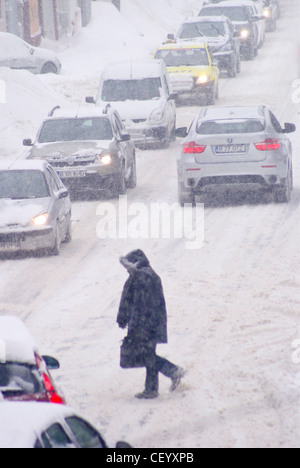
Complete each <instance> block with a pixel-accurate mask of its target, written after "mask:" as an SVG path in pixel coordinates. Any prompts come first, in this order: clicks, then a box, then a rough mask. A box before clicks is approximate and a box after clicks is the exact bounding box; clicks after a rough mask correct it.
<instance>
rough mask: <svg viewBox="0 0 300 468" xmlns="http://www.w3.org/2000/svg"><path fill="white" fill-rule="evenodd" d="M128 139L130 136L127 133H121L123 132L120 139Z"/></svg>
mask: <svg viewBox="0 0 300 468" xmlns="http://www.w3.org/2000/svg"><path fill="white" fill-rule="evenodd" d="M129 140H131V136H130V134H129V133H123V134H122V135H121V139H120V141H129Z"/></svg>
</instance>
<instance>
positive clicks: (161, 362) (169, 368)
mask: <svg viewBox="0 0 300 468" xmlns="http://www.w3.org/2000/svg"><path fill="white" fill-rule="evenodd" d="M156 369H157V370H158V372H161V373H162V374H163V375H164V376H166V377H168V378H169V379H171V380H172V384H171V387H170V390H171V392H173V391H174V390H175V389H176V388H177V387H178V385H179V384H180V382H181V379H182V377H183V376H184V374H185V371H184V369H182V367H178V366H175V364H173V363H172V362H170V361H168V360H167V359H165V358H162V357H160V356H156Z"/></svg>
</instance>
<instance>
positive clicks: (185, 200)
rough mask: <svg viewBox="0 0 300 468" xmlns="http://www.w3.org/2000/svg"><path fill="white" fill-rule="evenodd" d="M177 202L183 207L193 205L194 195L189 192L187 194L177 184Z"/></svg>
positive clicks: (180, 185)
mask: <svg viewBox="0 0 300 468" xmlns="http://www.w3.org/2000/svg"><path fill="white" fill-rule="evenodd" d="M178 202H179V204H180V205H181V206H182V207H184V205H186V204H192V205H195V194H194V192H192V191H191V190H189V191H188V192H187V191H185V190H184V189H183V186H182V184H180V183H179V184H178Z"/></svg>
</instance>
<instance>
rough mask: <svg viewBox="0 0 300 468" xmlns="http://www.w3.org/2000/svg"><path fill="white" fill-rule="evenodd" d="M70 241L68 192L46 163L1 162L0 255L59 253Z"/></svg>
mask: <svg viewBox="0 0 300 468" xmlns="http://www.w3.org/2000/svg"><path fill="white" fill-rule="evenodd" d="M70 241H71V201H70V197H69V192H68V190H67V189H66V187H65V186H64V185H63V183H62V181H61V180H60V179H59V177H58V176H57V174H56V173H55V171H54V170H53V169H52V167H51V166H50V164H48V163H47V162H45V161H26V160H25V161H24V160H18V161H15V162H12V161H10V162H9V161H6V162H1V163H0V254H6V253H12V252H29V251H40V250H46V251H48V252H50V253H51V254H53V255H58V254H59V253H60V247H61V243H62V242H70Z"/></svg>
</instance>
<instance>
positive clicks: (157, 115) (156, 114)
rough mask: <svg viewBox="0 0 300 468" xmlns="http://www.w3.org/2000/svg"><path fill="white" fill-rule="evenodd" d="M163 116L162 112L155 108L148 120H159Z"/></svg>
mask: <svg viewBox="0 0 300 468" xmlns="http://www.w3.org/2000/svg"><path fill="white" fill-rule="evenodd" d="M163 117H164V113H163V111H162V110H161V109H155V110H154V111H153V112H152V114H151V116H150V120H151V121H152V122H160V121H161V120H162V119H163Z"/></svg>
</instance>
